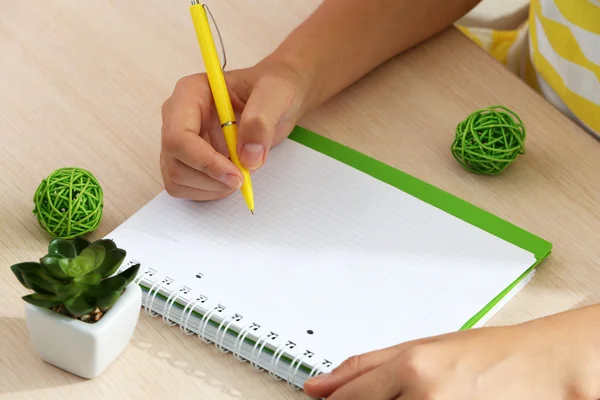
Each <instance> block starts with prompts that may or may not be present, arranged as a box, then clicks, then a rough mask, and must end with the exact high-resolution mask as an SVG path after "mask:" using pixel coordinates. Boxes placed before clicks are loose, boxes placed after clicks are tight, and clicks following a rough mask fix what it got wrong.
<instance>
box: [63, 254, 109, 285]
mask: <svg viewBox="0 0 600 400" xmlns="http://www.w3.org/2000/svg"><path fill="white" fill-rule="evenodd" d="M103 260H104V248H103V247H95V248H93V247H91V246H90V247H87V248H86V249H84V250H83V251H82V252H81V254H79V255H78V256H77V257H75V258H72V259H67V258H63V259H61V260H60V261H59V264H60V267H61V269H62V270H63V271H64V272H65V273H66V274H67V275H69V276H72V277H77V276H82V275H86V274H88V273H90V272H92V271H94V270H95V269H96V268H97V267H98V266H100V265H101V264H102V261H103Z"/></svg>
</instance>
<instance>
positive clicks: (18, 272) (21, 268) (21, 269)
mask: <svg viewBox="0 0 600 400" xmlns="http://www.w3.org/2000/svg"><path fill="white" fill-rule="evenodd" d="M10 269H11V270H12V272H13V274H15V276H16V277H17V279H18V280H19V282H21V285H23V286H25V287H26V288H27V289H32V288H31V287H30V286H29V284H28V283H27V282H26V281H25V278H24V277H23V274H24V273H35V272H36V271H39V270H41V269H42V266H41V264H39V263H37V262H29V261H28V262H22V263H18V264H14V265H12V266H11V267H10Z"/></svg>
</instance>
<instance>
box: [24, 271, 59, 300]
mask: <svg viewBox="0 0 600 400" xmlns="http://www.w3.org/2000/svg"><path fill="white" fill-rule="evenodd" d="M23 280H24V281H25V282H26V283H27V285H28V286H29V287H30V288H31V289H33V290H34V291H36V292H38V293H42V294H53V293H56V291H57V290H58V288H59V286H60V282H59V281H57V280H56V279H54V278H52V277H51V276H50V275H48V273H47V272H46V271H44V270H43V269H40V270H37V271H32V272H24V273H23Z"/></svg>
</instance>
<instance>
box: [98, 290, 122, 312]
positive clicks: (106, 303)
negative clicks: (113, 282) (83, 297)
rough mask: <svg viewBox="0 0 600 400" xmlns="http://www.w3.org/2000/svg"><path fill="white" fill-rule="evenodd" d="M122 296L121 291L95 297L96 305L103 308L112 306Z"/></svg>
mask: <svg viewBox="0 0 600 400" xmlns="http://www.w3.org/2000/svg"><path fill="white" fill-rule="evenodd" d="M120 297H121V292H120V291H119V292H113V293H109V294H107V295H104V296H102V297H98V298H96V299H95V304H96V307H98V308H101V309H103V310H107V309H109V308H111V307H112V306H113V305H115V303H116V302H117V300H119V298H120Z"/></svg>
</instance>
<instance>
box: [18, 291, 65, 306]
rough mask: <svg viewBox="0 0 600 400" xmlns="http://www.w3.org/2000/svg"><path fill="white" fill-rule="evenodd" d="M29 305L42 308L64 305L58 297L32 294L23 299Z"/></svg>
mask: <svg viewBox="0 0 600 400" xmlns="http://www.w3.org/2000/svg"><path fill="white" fill-rule="evenodd" d="M22 299H23V300H25V301H26V302H27V303H29V304H32V305H34V306H37V307H41V308H52V307H54V306H57V305H59V304H61V303H62V299H61V298H60V297H58V296H54V295H47V294H39V293H32V294H28V295H27V296H23V297H22Z"/></svg>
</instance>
